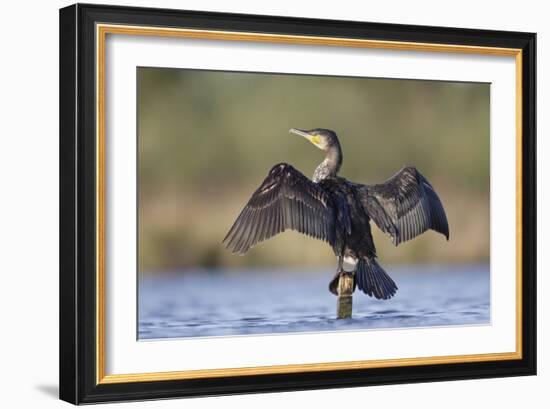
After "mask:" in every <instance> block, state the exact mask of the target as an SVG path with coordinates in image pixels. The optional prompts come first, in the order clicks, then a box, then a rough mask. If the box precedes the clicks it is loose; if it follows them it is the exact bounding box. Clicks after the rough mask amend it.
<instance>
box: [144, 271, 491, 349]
mask: <svg viewBox="0 0 550 409" xmlns="http://www.w3.org/2000/svg"><path fill="white" fill-rule="evenodd" d="M386 271H388V273H389V274H390V275H391V276H392V278H393V279H394V281H395V282H396V283H397V286H398V287H399V290H398V292H397V294H396V295H395V297H394V298H392V299H390V300H385V301H384V300H376V299H374V298H371V297H368V296H366V295H364V294H363V293H361V292H359V291H356V292H355V293H354V296H353V317H352V318H351V319H346V320H336V319H335V316H336V297H335V296H334V295H332V294H331V293H329V291H328V282H329V280H330V279H331V278H332V270H330V269H325V270H323V271H321V270H320V271H311V270H307V271H305V270H304V271H301V270H298V271H297V270H292V271H289V270H269V271H267V270H265V271H264V270H262V271H249V270H248V271H241V272H239V271H229V272H219V271H196V272H186V273H184V274H177V273H173V274H159V275H150V276H144V277H142V278H141V279H140V280H139V294H138V296H139V297H138V304H139V305H138V307H139V308H138V332H139V333H138V338H139V339H158V338H176V337H177V338H181V337H200V336H227V335H246V334H277V333H293V332H319V331H337V330H357V329H375V328H405V327H430V326H448V325H474V324H489V323H490V274H489V265H444V266H432V265H430V266H413V267H393V268H392V267H388V268H386Z"/></svg>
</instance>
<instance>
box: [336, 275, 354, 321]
mask: <svg viewBox="0 0 550 409" xmlns="http://www.w3.org/2000/svg"><path fill="white" fill-rule="evenodd" d="M353 280H354V277H353V274H350V273H346V272H344V271H342V272H341V273H340V277H339V278H338V290H337V291H338V301H337V307H336V318H337V319H343V318H351V312H352V309H353V298H352V297H353Z"/></svg>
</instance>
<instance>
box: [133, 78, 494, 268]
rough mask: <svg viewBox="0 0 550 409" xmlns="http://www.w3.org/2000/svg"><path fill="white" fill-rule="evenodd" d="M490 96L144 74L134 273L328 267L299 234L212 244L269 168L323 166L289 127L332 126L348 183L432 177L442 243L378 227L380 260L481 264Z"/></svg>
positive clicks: (340, 82) (321, 250)
mask: <svg viewBox="0 0 550 409" xmlns="http://www.w3.org/2000/svg"><path fill="white" fill-rule="evenodd" d="M489 100H490V88H489V85H488V84H473V83H451V82H435V81H419V80H393V79H374V78H372V79H371V78H344V77H321V76H303V75H279V74H254V73H229V72H212V71H196V70H183V69H182V70H179V69H164V68H139V69H138V138H139V170H138V171H139V265H140V272H144V273H150V272H160V271H166V270H178V271H185V270H186V269H190V268H193V269H196V268H197V267H205V268H224V267H245V266H246V267H259V266H265V267H267V266H290V267H292V266H321V265H322V266H325V265H327V264H332V263H334V256H333V254H332V251H331V250H330V248H329V247H328V246H327V245H326V244H324V243H321V242H317V241H315V240H313V239H309V238H307V237H305V236H301V235H299V234H297V233H294V232H286V233H285V234H282V235H279V236H277V237H275V238H274V239H271V240H269V241H267V242H264V243H262V244H260V245H258V246H256V247H255V248H253V249H252V250H251V251H250V252H249V253H248V254H247V255H246V256H244V257H238V256H233V255H231V254H230V253H229V252H227V251H226V250H225V249H224V248H223V247H222V246H221V244H220V243H221V240H222V239H223V237H224V236H225V234H226V232H227V230H228V229H229V227H230V226H231V224H232V223H233V221H234V219H235V218H236V216H237V215H238V213H239V212H240V210H241V208H242V207H243V206H244V204H245V203H246V201H247V200H248V198H249V197H250V195H251V194H252V192H253V191H254V190H255V189H256V188H257V187H258V186H259V184H260V183H261V182H262V181H263V179H264V178H265V176H266V175H267V172H268V171H269V169H270V168H271V167H272V166H273V165H274V164H276V163H278V162H283V161H284V162H288V163H291V164H292V165H294V166H295V167H296V168H298V169H299V170H301V171H302V172H303V173H304V174H306V175H308V176H311V175H312V173H313V170H314V169H315V166H316V165H317V164H318V163H319V162H320V161H321V160H322V157H323V156H322V152H321V151H319V150H317V149H316V148H315V147H313V146H312V145H310V144H309V143H308V142H307V141H306V140H305V139H303V138H300V137H298V136H296V135H291V134H289V133H288V129H289V128H291V127H297V128H305V129H309V128H316V127H323V128H329V129H333V130H335V131H336V132H337V133H338V135H339V138H340V140H341V144H342V147H343V150H344V165H343V167H342V170H341V175H342V176H344V177H346V178H348V179H350V180H353V181H355V182H361V183H377V182H381V181H383V180H385V179H387V178H388V177H390V176H392V175H393V174H394V173H395V172H397V171H398V170H399V169H400V168H401V167H402V166H403V165H406V164H412V165H415V166H416V167H417V168H418V169H419V170H420V171H421V172H422V173H423V174H424V175H425V176H426V177H427V178H428V179H429V180H430V181H431V182H432V184H433V185H434V187H435V188H436V190H437V191H438V193H439V194H440V197H441V199H442V201H443V204H444V206H445V209H446V211H447V216H448V218H449V224H450V229H451V239H450V241H449V242H448V243H447V242H445V241H444V239H443V237H442V236H440V235H437V234H435V233H433V232H429V233H427V234H424V235H423V236H421V237H419V238H417V239H415V240H413V241H411V242H409V243H405V244H402V245H400V246H399V248H394V247H393V245H392V244H391V242H390V241H389V240H388V239H387V238H386V237H384V236H383V235H382V234H381V233H380V232H379V231H378V230H377V229H376V228H374V229H373V230H374V234H375V240H376V244H377V248H378V254H379V256H380V257H382V258H383V260H384V263H386V264H388V263H404V262H407V263H409V262H438V263H439V262H440V263H443V262H456V263H459V262H460V263H464V262H485V261H488V259H489Z"/></svg>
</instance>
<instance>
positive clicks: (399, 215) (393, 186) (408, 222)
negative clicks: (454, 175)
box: [356, 166, 449, 246]
mask: <svg viewBox="0 0 550 409" xmlns="http://www.w3.org/2000/svg"><path fill="white" fill-rule="evenodd" d="M356 188H357V192H358V195H359V199H360V201H361V203H362V205H363V208H364V209H365V211H366V212H367V213H368V215H369V217H370V218H371V219H372V220H374V222H375V223H376V225H377V226H378V227H379V228H380V230H382V231H383V232H384V233H388V234H389V235H390V236H391V238H392V241H393V243H394V244H395V245H396V246H397V245H398V244H399V243H402V242H404V241H407V240H410V239H412V238H414V237H416V236H418V235H419V234H422V233H424V232H425V231H426V230H428V229H432V230H435V231H436V232H439V233H441V234H443V235H444V236H445V237H446V238H447V240H448V239H449V224H448V223H447V216H446V215H445V210H444V209H443V205H442V204H441V201H440V200H439V197H438V196H437V193H436V192H435V190H434V188H433V187H432V185H431V184H430V183H429V182H428V181H427V180H426V178H425V177H424V176H422V175H421V174H420V172H419V171H418V170H416V168H414V167H412V166H408V167H404V168H403V169H401V170H400V171H399V172H397V173H396V174H395V175H394V176H392V177H391V178H389V179H388V180H387V181H385V182H384V183H381V184H378V185H372V186H369V185H357V186H356Z"/></svg>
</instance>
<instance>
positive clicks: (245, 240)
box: [223, 129, 449, 299]
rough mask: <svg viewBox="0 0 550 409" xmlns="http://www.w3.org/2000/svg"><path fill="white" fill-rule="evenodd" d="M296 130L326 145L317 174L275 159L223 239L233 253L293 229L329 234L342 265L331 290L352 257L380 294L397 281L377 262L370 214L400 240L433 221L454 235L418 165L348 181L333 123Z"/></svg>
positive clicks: (387, 294) (356, 270)
mask: <svg viewBox="0 0 550 409" xmlns="http://www.w3.org/2000/svg"><path fill="white" fill-rule="evenodd" d="M291 132H293V133H296V134H298V135H301V136H304V137H305V138H307V139H308V140H310V142H312V143H313V144H314V145H315V146H317V147H319V148H320V149H322V150H324V151H326V152H327V154H326V157H325V160H324V161H323V162H322V163H321V164H320V165H319V166H318V167H317V169H316V170H315V172H314V175H313V180H310V179H308V178H307V177H306V176H304V175H303V174H302V173H301V172H299V171H298V170H296V169H295V168H294V167H292V166H291V165H288V164H286V163H281V164H278V165H275V166H274V167H273V168H272V169H271V171H270V172H269V174H268V175H267V177H266V179H265V180H264V181H263V183H262V184H261V185H260V187H259V188H258V189H257V190H256V191H255V192H254V194H253V195H252V197H251V198H250V200H249V201H248V203H247V204H246V206H245V207H244V209H243V210H242V211H241V213H240V214H239V216H238V217H237V219H236V221H235V223H234V224H233V226H232V227H231V229H230V230H229V232H228V233H227V235H226V237H225V239H224V240H223V243H224V244H225V246H226V247H227V248H228V249H229V250H230V251H232V252H233V253H236V254H244V253H246V252H247V251H248V250H249V249H250V248H251V247H253V246H254V245H256V244H257V243H259V242H261V241H263V240H267V239H269V238H270V237H273V236H274V235H276V234H278V233H281V232H283V231H285V230H287V229H291V230H295V231H298V232H300V233H303V234H306V235H308V236H311V237H314V238H316V239H319V240H323V241H325V242H327V243H328V244H329V245H330V246H331V247H332V249H333V250H334V253H335V254H336V256H337V259H338V269H337V272H336V275H335V277H334V278H333V280H332V281H331V282H330V284H329V289H330V291H331V292H333V293H334V294H336V286H337V279H338V276H339V274H340V273H341V272H342V271H343V270H344V263H346V264H348V265H350V266H351V272H352V273H353V274H355V284H356V285H357V287H359V289H360V290H361V291H363V292H364V293H365V294H367V295H369V296H374V297H375V298H378V299H388V298H391V297H392V296H393V295H394V294H395V292H396V291H397V286H396V284H395V282H394V281H393V280H392V279H391V278H390V277H389V276H388V274H387V273H386V272H385V271H384V269H383V268H382V267H381V266H380V265H379V264H378V261H377V258H376V257H377V256H376V247H375V245H374V241H373V238H372V234H371V229H370V220H371V219H372V220H373V221H374V223H375V224H376V225H377V226H378V227H379V228H380V229H381V230H382V231H383V232H385V233H387V234H389V235H390V236H391V238H392V241H393V243H394V244H395V245H398V244H400V243H402V242H404V241H407V240H410V239H413V238H414V237H416V236H418V235H419V234H422V233H423V232H425V231H426V230H428V229H432V230H435V231H437V232H439V233H441V234H443V235H444V236H445V237H446V238H447V239H448V238H449V226H448V223H447V217H446V215H445V210H444V209H443V206H442V204H441V201H440V199H439V197H438V196H437V193H436V192H435V190H434V189H433V187H432V185H431V184H430V183H429V182H428V181H427V180H426V178H424V176H422V175H421V174H420V172H418V170H417V169H416V168H414V167H411V166H408V167H404V168H402V169H401V170H400V171H399V172H398V173H396V174H395V175H394V176H392V177H391V178H389V179H388V180H387V181H385V182H384V183H381V184H376V185H361V184H357V183H352V182H349V181H348V180H346V179H344V178H342V177H339V176H337V173H338V170H339V169H340V166H341V164H342V159H343V158H342V150H341V148H340V143H339V141H338V138H337V136H336V134H335V133H334V132H333V131H330V130H327V129H313V130H310V131H303V130H298V129H291ZM349 269H350V268H349V267H348V270H349Z"/></svg>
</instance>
